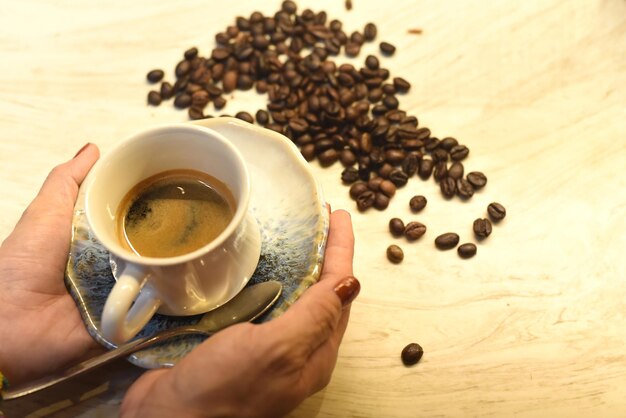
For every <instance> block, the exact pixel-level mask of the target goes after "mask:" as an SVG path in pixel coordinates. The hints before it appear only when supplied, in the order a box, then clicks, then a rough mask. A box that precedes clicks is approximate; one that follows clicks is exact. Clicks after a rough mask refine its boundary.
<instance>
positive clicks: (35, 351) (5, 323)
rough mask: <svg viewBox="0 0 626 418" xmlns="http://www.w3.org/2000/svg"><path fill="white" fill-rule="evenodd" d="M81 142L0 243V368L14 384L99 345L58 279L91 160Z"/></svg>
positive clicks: (91, 149) (91, 148)
mask: <svg viewBox="0 0 626 418" xmlns="http://www.w3.org/2000/svg"><path fill="white" fill-rule="evenodd" d="M98 156H99V151H98V148H97V147H96V146H95V145H92V144H88V145H87V146H85V147H84V148H83V149H81V150H80V151H79V153H78V154H77V155H76V156H75V157H74V158H73V159H72V160H70V161H68V162H66V163H64V164H61V165H59V166H57V167H55V168H54V169H53V170H52V172H51V173H50V175H49V176H48V178H47V179H46V181H45V183H44V184H43V186H42V188H41V190H40V191H39V194H38V195H37V197H35V199H34V200H33V201H32V203H31V204H30V205H29V206H28V208H27V209H26V211H24V214H23V215H22V217H21V219H20V220H19V222H18V223H17V225H16V226H15V229H14V230H13V232H12V233H11V234H10V235H9V236H8V237H7V238H6V239H5V241H4V242H3V243H2V246H0V288H1V289H2V291H1V292H0V341H2V344H0V370H1V371H2V373H3V374H5V375H6V376H7V378H8V380H9V382H11V383H15V384H19V383H23V382H26V381H30V380H33V379H36V378H38V377H42V376H45V375H48V374H50V373H52V372H54V371H56V370H59V369H62V368H65V367H67V366H69V365H71V364H75V363H78V362H79V361H81V360H82V359H85V358H87V357H91V356H93V355H94V354H95V353H96V352H97V351H99V350H101V349H98V345H97V344H96V342H95V341H94V340H93V339H92V338H91V337H90V336H89V334H88V333H87V330H86V328H85V325H84V324H83V322H82V321H81V318H80V314H79V312H78V309H76V304H75V303H74V301H73V300H72V297H71V296H70V295H69V293H68V292H67V289H66V288H65V284H64V280H63V278H64V275H65V265H66V263H67V257H68V254H69V249H70V239H71V232H72V214H73V211H74V204H75V202H76V196H77V195H78V187H79V185H80V184H81V182H82V181H83V179H84V178H85V176H86V175H87V173H88V172H89V170H90V169H91V167H92V166H93V164H94V163H95V162H96V160H97V159H98Z"/></svg>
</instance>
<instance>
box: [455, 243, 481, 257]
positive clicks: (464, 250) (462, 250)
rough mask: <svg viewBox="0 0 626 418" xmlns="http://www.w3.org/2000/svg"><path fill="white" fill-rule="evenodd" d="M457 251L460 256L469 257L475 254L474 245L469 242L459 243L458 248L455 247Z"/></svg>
mask: <svg viewBox="0 0 626 418" xmlns="http://www.w3.org/2000/svg"><path fill="white" fill-rule="evenodd" d="M456 251H457V253H458V254H459V256H460V257H461V258H471V257H474V256H475V255H476V245H474V244H472V243H471V242H468V243H465V244H461V245H459V248H457V249H456Z"/></svg>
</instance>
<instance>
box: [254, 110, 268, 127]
mask: <svg viewBox="0 0 626 418" xmlns="http://www.w3.org/2000/svg"><path fill="white" fill-rule="evenodd" d="M255 116H256V121H257V123H258V124H259V125H261V126H265V125H267V123H268V122H269V120H270V115H269V113H267V112H266V111H265V110H262V109H259V110H257V112H256V115H255Z"/></svg>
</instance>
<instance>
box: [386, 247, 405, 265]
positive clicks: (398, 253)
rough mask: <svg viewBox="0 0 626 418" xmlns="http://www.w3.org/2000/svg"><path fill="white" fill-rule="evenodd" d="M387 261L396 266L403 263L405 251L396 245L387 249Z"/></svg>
mask: <svg viewBox="0 0 626 418" xmlns="http://www.w3.org/2000/svg"><path fill="white" fill-rule="evenodd" d="M387 259H388V260H389V261H391V262H392V263H394V264H398V263H401V262H402V260H404V251H402V248H400V247H398V246H397V245H395V244H392V245H390V246H389V247H387Z"/></svg>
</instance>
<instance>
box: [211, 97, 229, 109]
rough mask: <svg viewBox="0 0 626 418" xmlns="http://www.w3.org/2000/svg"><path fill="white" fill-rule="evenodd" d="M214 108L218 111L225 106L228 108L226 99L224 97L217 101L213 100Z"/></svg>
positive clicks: (216, 99)
mask: <svg viewBox="0 0 626 418" xmlns="http://www.w3.org/2000/svg"><path fill="white" fill-rule="evenodd" d="M213 106H214V107H215V109H216V110H220V109H222V108H223V107H224V106H226V99H225V98H223V97H222V96H220V97H216V98H215V99H213Z"/></svg>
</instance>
